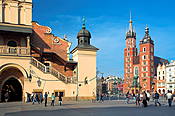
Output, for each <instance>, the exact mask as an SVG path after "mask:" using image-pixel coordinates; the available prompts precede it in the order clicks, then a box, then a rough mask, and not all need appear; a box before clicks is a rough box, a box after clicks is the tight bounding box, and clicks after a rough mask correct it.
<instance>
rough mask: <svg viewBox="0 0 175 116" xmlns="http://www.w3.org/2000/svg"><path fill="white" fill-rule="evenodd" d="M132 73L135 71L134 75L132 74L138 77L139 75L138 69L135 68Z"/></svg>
mask: <svg viewBox="0 0 175 116" xmlns="http://www.w3.org/2000/svg"><path fill="white" fill-rule="evenodd" d="M134 71H135V73H134V74H135V75H138V74H139V70H138V67H135V70H134Z"/></svg>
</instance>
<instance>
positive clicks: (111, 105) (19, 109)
mask: <svg viewBox="0 0 175 116" xmlns="http://www.w3.org/2000/svg"><path fill="white" fill-rule="evenodd" d="M51 115H54V116H174V115H175V106H173V107H168V106H167V104H166V103H164V104H162V106H161V107H155V106H154V105H153V102H152V103H149V107H147V108H143V107H136V106H135V104H125V103H124V102H122V101H105V102H104V103H91V102H88V101H86V102H84V101H81V102H65V103H64V104H63V106H58V104H56V105H55V106H54V107H53V106H50V104H49V105H48V107H44V104H34V105H32V104H31V103H20V102H13V103H7V104H5V103H1V104H0V116H51Z"/></svg>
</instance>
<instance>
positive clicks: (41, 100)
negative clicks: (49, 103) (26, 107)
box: [39, 93, 43, 104]
mask: <svg viewBox="0 0 175 116" xmlns="http://www.w3.org/2000/svg"><path fill="white" fill-rule="evenodd" d="M39 100H40V103H41V104H42V102H43V94H42V93H41V94H40V98H39Z"/></svg>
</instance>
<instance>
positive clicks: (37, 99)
mask: <svg viewBox="0 0 175 116" xmlns="http://www.w3.org/2000/svg"><path fill="white" fill-rule="evenodd" d="M35 99H36V101H37V102H38V104H40V100H39V95H38V93H36V98H35Z"/></svg>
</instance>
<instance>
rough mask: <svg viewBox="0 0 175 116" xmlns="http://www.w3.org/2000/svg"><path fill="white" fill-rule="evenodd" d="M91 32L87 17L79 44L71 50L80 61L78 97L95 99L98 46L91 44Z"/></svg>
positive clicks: (80, 32)
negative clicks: (88, 28) (88, 27)
mask: <svg viewBox="0 0 175 116" xmlns="http://www.w3.org/2000/svg"><path fill="white" fill-rule="evenodd" d="M90 38H91V34H90V32H89V31H88V30H86V26H85V19H83V25H82V29H81V30H80V31H79V33H78V35H77V39H78V45H77V46H76V47H75V48H74V49H73V50H72V51H71V53H72V54H73V60H74V61H76V62H78V66H77V75H78V85H77V98H78V99H82V100H83V99H95V96H96V53H97V50H98V48H96V47H94V46H92V45H91V44H90Z"/></svg>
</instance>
